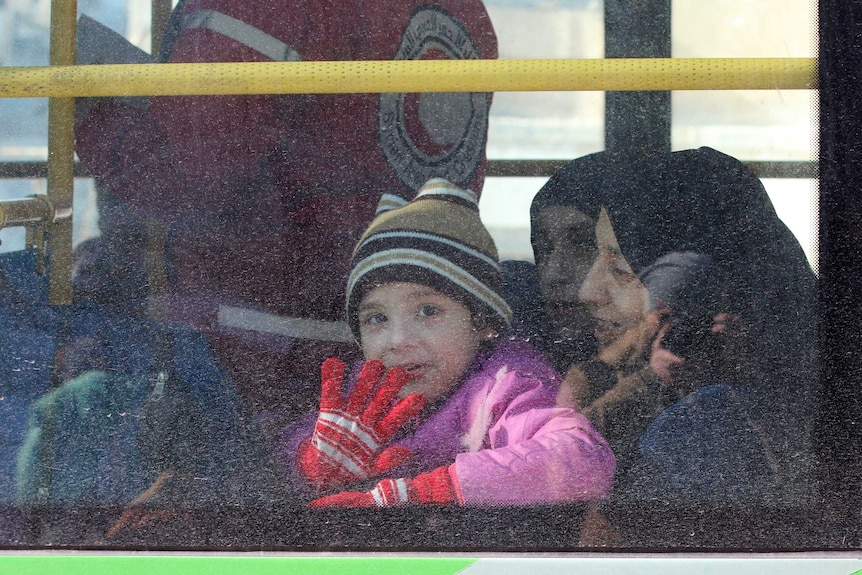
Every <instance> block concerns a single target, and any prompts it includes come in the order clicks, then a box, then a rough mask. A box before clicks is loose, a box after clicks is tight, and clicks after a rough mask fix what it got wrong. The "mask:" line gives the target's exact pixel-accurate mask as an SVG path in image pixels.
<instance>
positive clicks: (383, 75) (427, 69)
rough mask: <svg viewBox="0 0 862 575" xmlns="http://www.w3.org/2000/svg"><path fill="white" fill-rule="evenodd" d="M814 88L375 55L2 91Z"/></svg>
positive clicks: (584, 66)
mask: <svg viewBox="0 0 862 575" xmlns="http://www.w3.org/2000/svg"><path fill="white" fill-rule="evenodd" d="M816 88H817V59H816V58H611V59H594V60H420V61H415V60H396V61H389V60H387V61H378V60H374V61H345V62H242V63H237V62H218V63H200V64H111V65H100V66H28V67H0V97H2V98H39V97H95V96H169V95H171V96H176V95H224V94H323V93H331V94H343V93H380V92H527V91H650V90H806V89H816Z"/></svg>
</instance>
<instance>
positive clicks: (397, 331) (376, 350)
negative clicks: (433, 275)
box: [359, 283, 493, 402]
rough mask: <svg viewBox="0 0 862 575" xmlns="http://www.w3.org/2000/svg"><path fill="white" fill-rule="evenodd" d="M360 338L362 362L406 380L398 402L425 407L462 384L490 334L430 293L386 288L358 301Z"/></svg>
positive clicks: (410, 286)
mask: <svg viewBox="0 0 862 575" xmlns="http://www.w3.org/2000/svg"><path fill="white" fill-rule="evenodd" d="M359 335H360V338H361V341H362V352H363V354H364V355H365V359H366V360H370V359H379V360H381V361H382V362H383V363H384V364H385V365H386V367H387V368H390V367H395V366H401V367H403V368H405V369H406V370H407V372H408V373H409V374H410V381H409V382H408V383H407V385H405V386H404V388H403V389H402V391H401V395H402V396H405V395H407V394H410V393H421V394H422V395H424V396H425V399H426V400H427V401H429V402H430V401H434V400H435V399H437V398H438V397H440V396H442V395H443V394H445V393H446V392H447V391H448V390H449V389H451V388H452V387H453V386H455V385H457V384H458V383H459V382H460V381H461V378H462V376H463V375H464V372H465V371H466V370H467V368H468V367H470V364H471V363H473V359H474V358H475V357H476V352H477V350H478V348H479V344H480V343H481V342H482V341H483V340H484V339H487V338H488V337H490V336H492V335H493V331H492V330H491V329H484V330H477V329H475V328H474V327H473V322H472V320H471V314H470V310H469V309H468V308H467V306H465V305H464V304H462V303H461V302H459V301H456V300H454V299H452V298H451V297H449V296H447V295H444V294H443V293H441V292H439V291H437V290H435V289H433V288H430V287H427V286H424V285H420V284H414V283H388V284H383V285H381V286H378V287H376V288H374V289H373V290H371V291H370V292H369V293H368V294H367V295H366V296H365V297H364V298H362V302H361V303H360V304H359Z"/></svg>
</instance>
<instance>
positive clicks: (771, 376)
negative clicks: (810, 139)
mask: <svg viewBox="0 0 862 575" xmlns="http://www.w3.org/2000/svg"><path fill="white" fill-rule="evenodd" d="M552 206H570V207H574V208H575V209H578V210H579V211H581V212H583V213H584V214H586V215H587V216H590V217H592V218H594V219H598V216H599V213H600V210H601V208H602V207H604V208H605V209H606V211H607V213H608V216H609V218H610V221H611V224H612V226H613V229H614V232H615V234H616V237H617V240H618V242H619V245H620V248H621V251H622V254H623V256H624V257H625V258H626V260H627V261H628V263H629V264H630V265H631V267H632V269H633V270H634V272H635V273H637V274H639V275H640V277H641V279H642V281H644V283H645V285H647V288H648V289H650V292H651V297H652V298H653V299H654V300H655V299H658V298H660V297H666V294H667V293H668V292H667V291H666V290H665V291H662V290H661V289H659V288H660V286H659V287H656V286H651V285H650V283H649V281H648V280H647V279H646V278H645V277H644V276H645V274H648V273H650V271H651V270H655V269H657V268H659V267H662V266H666V265H667V264H668V263H670V264H671V265H672V266H676V268H675V269H676V270H677V271H679V270H680V269H682V268H680V267H679V266H680V265H681V264H680V262H695V263H696V264H697V265H695V266H694V267H688V268H686V270H687V273H686V274H682V275H681V274H679V273H671V274H666V275H667V277H670V278H673V277H676V278H680V277H687V278H688V279H691V278H692V277H698V276H701V278H700V279H701V280H704V278H706V281H704V282H702V285H701V287H700V289H699V290H695V289H692V290H687V291H686V290H683V291H686V293H688V294H689V296H691V294H695V293H696V294H701V295H702V297H689V302H688V304H686V305H694V304H697V303H699V304H700V305H702V306H705V307H706V309H707V311H708V312H710V313H720V312H728V313H735V314H738V315H739V317H740V318H742V321H743V324H744V325H745V326H746V329H747V330H748V336H749V337H748V338H747V341H748V342H749V346H748V347H749V349H748V350H747V358H748V359H747V361H748V363H749V365H748V366H747V367H748V369H746V370H744V371H745V375H742V374H740V375H741V377H740V381H737V382H734V383H738V384H740V385H741V386H742V387H743V388H744V389H745V390H746V392H749V393H751V394H752V397H753V398H754V406H755V409H756V410H757V411H759V412H761V414H760V415H761V417H762V420H763V425H764V427H765V428H766V429H770V430H772V431H773V432H774V433H773V435H774V438H773V439H774V444H775V446H776V450H777V451H778V452H780V453H783V454H785V455H788V456H789V457H794V456H795V454H799V453H800V451H802V450H806V449H807V444H808V441H809V439H808V438H809V434H810V425H811V422H812V419H813V418H812V415H813V413H814V408H815V406H816V400H817V399H818V397H817V392H816V390H817V389H818V388H819V384H818V372H817V371H816V360H817V339H816V334H817V329H816V326H817V311H816V294H817V292H816V290H817V282H816V276H815V274H814V273H813V271H812V270H811V267H810V266H809V264H808V261H807V259H806V256H805V254H804V252H803V250H802V248H801V246H800V245H799V242H798V241H797V240H796V238H795V237H794V236H793V234H792V233H791V232H790V231H789V229H788V228H787V227H786V226H785V225H784V223H783V222H782V221H781V220H780V219H779V218H778V216H777V214H776V212H775V209H774V207H773V205H772V202H771V201H770V199H769V196H768V195H767V193H766V190H765V188H764V187H763V184H762V183H761V182H760V180H759V179H758V178H757V177H756V176H755V175H754V174H753V173H751V172H750V171H749V170H748V169H747V168H746V167H745V166H744V165H743V164H742V163H741V162H739V161H738V160H736V159H734V158H732V157H730V156H727V155H725V154H722V153H720V152H717V151H716V150H713V149H710V148H699V149H695V150H684V151H679V152H672V153H665V154H651V155H639V156H634V155H631V154H619V153H611V152H599V153H595V154H591V155H588V156H585V157H582V158H578V159H576V160H573V161H572V162H570V163H568V164H567V165H566V166H564V167H563V168H561V169H560V170H559V171H558V172H557V173H556V174H554V176H553V177H552V178H551V179H550V180H549V181H548V182H547V184H546V185H545V186H544V187H543V188H542V189H541V190H540V191H539V192H538V194H537V195H536V197H535V198H534V200H533V204H532V206H531V210H530V215H531V220H532V224H533V235H532V242H533V249H534V253H535V256H536V260H537V263H539V262H540V261H541V258H542V256H543V254H544V253H546V251H547V247H546V246H543V245H542V241H543V240H542V237H541V235H540V234H537V233H536V219H537V217H538V215H539V214H540V213H541V212H542V211H544V210H546V209H548V208H549V207H552ZM690 256H695V258H694V259H691V257H690ZM686 265H688V264H686ZM692 270H701V272H700V273H691V272H692ZM704 285H705V286H706V287H704ZM663 287H665V288H666V287H667V285H664V286H663ZM659 292H661V293H659ZM662 294H664V296H662ZM693 300H699V301H693Z"/></svg>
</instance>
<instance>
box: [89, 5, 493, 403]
mask: <svg viewBox="0 0 862 575" xmlns="http://www.w3.org/2000/svg"><path fill="white" fill-rule="evenodd" d="M177 10H181V11H182V15H183V19H182V25H181V26H180V28H179V32H178V34H177V35H176V37H175V41H173V44H172V47H171V49H170V53H169V61H171V62H220V61H270V60H272V59H281V60H297V59H298V60H303V61H311V60H390V59H395V58H403V59H408V58H409V59H418V58H423V59H424V58H435V59H439V58H486V59H487V58H496V57H497V43H496V36H495V34H494V30H493V27H492V24H491V21H490V19H489V17H488V14H487V12H486V11H485V8H484V6H483V5H482V3H481V2H480V1H478V0H469V1H464V0H441V1H435V2H431V1H421V0H400V1H398V2H394V1H392V2H387V1H378V2H368V1H364V2H363V1H354V0H340V1H338V2H334V1H331V0H313V1H305V0H298V1H295V2H291V3H276V2H241V1H238V0H186V1H185V2H183V3H181V4H180V5H179V7H178V8H177ZM177 16H179V14H175V17H177ZM176 21H177V22H180V20H179V19H177V20H176ZM166 41H169V39H166ZM213 81H214V82H217V81H218V79H217V78H214V79H213ZM490 102H491V95H490V94H451V95H441V94H424V95H417V94H406V95H403V94H383V95H378V94H349V95H262V96H216V97H214V96H199V97H154V98H152V99H151V101H150V104H149V106H148V107H147V108H146V109H138V108H133V107H130V106H127V105H125V104H123V103H120V102H116V101H113V102H112V101H108V102H105V103H104V104H102V105H99V106H96V107H94V108H93V109H92V110H91V111H90V112H89V113H88V114H87V116H86V117H84V118H83V121H82V122H81V123H80V124H79V127H78V130H77V149H76V151H77V153H78V156H79V157H80V159H81V162H82V163H83V164H84V166H85V167H86V168H87V170H88V171H89V172H90V173H91V174H92V175H93V176H95V177H97V178H98V179H99V180H100V182H101V183H102V184H103V185H105V186H106V187H107V188H109V189H111V190H112V191H114V192H115V193H116V194H118V195H119V196H120V197H122V198H124V199H125V200H126V201H128V202H129V203H130V204H131V205H133V206H134V207H137V208H141V209H143V210H146V211H147V212H148V213H149V214H150V215H152V216H155V217H157V218H159V219H161V220H162V221H164V222H165V223H167V224H168V225H169V229H170V238H169V251H168V254H167V258H166V263H167V269H168V272H169V283H170V290H171V295H172V298H171V301H172V304H173V306H172V309H173V311H174V319H183V320H186V321H188V322H190V323H192V324H193V325H196V326H198V327H201V328H204V329H207V330H217V331H222V330H221V328H220V327H219V322H218V312H219V308H220V307H221V309H222V310H224V306H226V305H227V306H231V308H240V309H252V310H256V311H262V312H266V313H269V314H277V315H279V316H288V317H293V318H311V319H315V320H325V321H340V320H342V319H343V313H344V312H343V310H344V296H343V291H344V287H345V282H346V277H347V272H348V269H347V265H348V262H349V259H350V253H351V251H352V249H353V246H354V244H355V242H356V241H357V239H358V238H359V236H360V235H361V233H362V232H363V231H364V229H365V227H366V226H367V225H368V224H369V223H370V221H371V219H372V217H373V215H374V209H375V206H376V204H377V201H378V199H379V197H380V195H381V193H395V194H398V195H401V196H403V197H405V198H408V199H409V198H412V196H413V193H414V192H415V190H416V189H418V188H419V187H420V186H421V185H422V184H423V183H424V182H425V181H426V180H427V179H429V178H430V177H432V176H438V177H446V178H448V179H450V180H452V181H453V182H454V183H456V184H458V185H460V186H462V187H466V188H470V189H472V190H474V191H475V192H477V193H480V192H481V188H482V184H483V182H484V176H485V161H486V160H485V142H486V136H487V118H488V108H489V106H490ZM222 327H223V326H222ZM284 344H285V342H284V341H282V342H280V343H278V344H277V345H279V346H284ZM308 344H309V342H308V341H302V342H293V343H289V344H287V346H288V347H290V346H292V348H291V349H293V352H292V353H296V351H297V345H299V347H301V348H303V349H305V351H303V352H302V355H303V356H304V357H303V358H302V360H303V363H309V364H310V365H313V366H315V369H316V366H317V365H319V364H320V361H321V360H322V359H323V357H321V355H325V354H326V353H331V350H327V351H326V352H325V353H323V354H317V353H315V352H314V351H313V350H312V351H309V350H311V349H312V348H313V349H317V347H320V346H317V347H315V346H312V348H308ZM306 348H308V349H306ZM228 363H230V362H228ZM284 377H285V376H284V375H282V379H284ZM242 383H243V382H238V384H239V385H240V386H242Z"/></svg>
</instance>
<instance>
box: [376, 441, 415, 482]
mask: <svg viewBox="0 0 862 575" xmlns="http://www.w3.org/2000/svg"><path fill="white" fill-rule="evenodd" d="M411 457H413V452H412V451H410V450H409V449H407V448H406V447H402V446H401V445H393V446H392V447H387V448H386V449H384V450H383V451H382V452H381V453H380V455H378V456H377V459H376V460H375V461H374V475H385V474H387V473H389V472H390V471H391V470H393V469H395V468H396V467H398V466H399V465H401V464H402V463H404V462H406V461H408V460H409V459H410V458H411Z"/></svg>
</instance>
